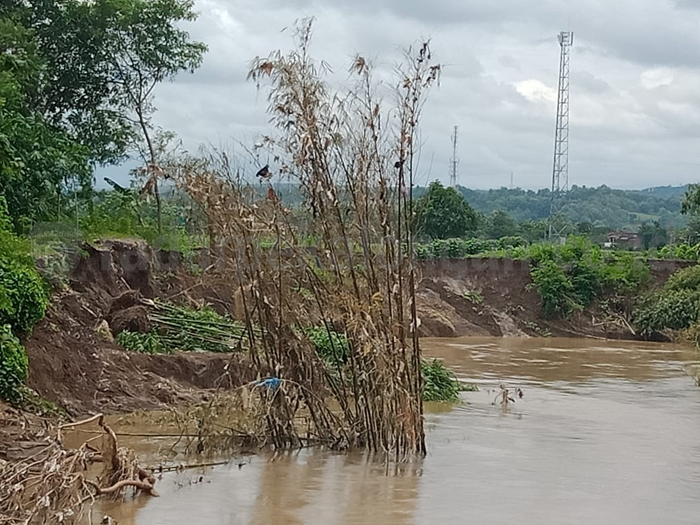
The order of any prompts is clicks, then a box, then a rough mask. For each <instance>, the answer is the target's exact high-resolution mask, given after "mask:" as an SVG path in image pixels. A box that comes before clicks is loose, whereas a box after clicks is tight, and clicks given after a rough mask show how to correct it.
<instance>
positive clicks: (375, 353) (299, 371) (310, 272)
mask: <svg viewBox="0 0 700 525" xmlns="http://www.w3.org/2000/svg"><path fill="white" fill-rule="evenodd" d="M310 37H311V23H310V22H309V21H305V22H303V24H302V25H301V26H300V28H299V30H298V32H297V34H296V44H297V45H296V48H295V49H294V50H293V51H291V52H290V53H288V54H282V53H281V52H275V53H273V54H271V55H270V56H269V57H267V58H265V59H260V58H258V59H256V60H255V61H254V62H253V64H252V66H251V70H250V75H249V76H250V78H251V79H253V80H254V81H255V82H256V83H257V85H258V87H260V86H261V83H263V82H264V83H265V84H266V85H267V86H268V87H269V98H268V101H269V105H268V111H269V114H270V116H271V124H272V125H273V126H274V128H275V130H276V133H277V136H276V137H275V138H269V137H266V139H265V141H264V144H265V147H267V148H269V149H270V151H272V152H274V158H275V161H276V163H277V164H278V165H279V173H280V174H281V175H283V176H285V177H289V178H290V179H291V180H292V181H293V182H295V183H296V184H298V185H299V187H300V188H301V193H302V195H303V199H304V207H305V209H306V211H307V215H306V217H304V218H303V220H297V219H295V218H294V217H293V214H292V213H291V212H290V210H288V209H287V208H285V206H284V203H283V202H280V200H279V199H277V198H276V195H275V193H274V191H269V192H268V198H267V199H264V198H259V197H256V193H255V192H254V191H253V190H252V188H251V187H250V186H248V185H246V183H245V182H244V181H243V180H242V179H241V178H240V177H239V176H238V174H237V173H234V172H233V171H232V169H231V166H230V163H229V160H228V158H227V157H226V155H225V154H222V153H215V154H212V155H210V156H209V157H208V158H206V159H200V160H199V161H197V162H190V163H188V164H186V165H183V166H181V167H180V169H179V170H178V171H179V174H178V176H177V178H178V180H179V183H180V184H181V185H182V187H183V188H185V189H186V190H187V191H188V193H189V194H190V195H191V196H192V197H193V199H194V200H195V201H196V202H198V203H199V204H200V205H201V206H202V208H203V210H204V211H205V212H206V214H207V216H208V223H209V229H210V232H211V234H212V235H215V236H216V239H217V242H216V243H212V244H216V246H217V248H216V249H217V252H218V253H217V254H216V263H217V265H218V266H216V268H217V271H219V272H222V273H224V274H225V275H227V276H229V277H230V279H231V280H232V281H234V282H236V283H237V286H238V287H239V290H240V294H241V297H242V298H243V301H242V302H243V306H244V312H245V323H246V326H247V334H248V335H247V337H248V339H249V341H248V342H249V348H250V349H251V357H252V359H254V360H255V362H256V363H257V364H258V366H259V368H260V370H261V374H263V375H264V374H273V375H275V376H276V377H279V378H280V379H281V380H282V383H281V386H280V387H279V388H277V389H276V390H274V391H273V392H272V393H270V395H269V398H270V399H269V410H268V411H267V412H266V413H265V418H266V421H267V431H268V432H269V434H270V436H271V439H272V442H273V443H274V444H275V445H277V446H295V445H298V444H300V443H301V438H300V435H299V432H300V429H299V425H297V424H295V418H296V417H297V416H298V415H299V414H305V415H307V416H308V418H309V420H310V422H311V423H310V425H309V427H308V428H307V429H306V432H307V433H308V434H309V435H310V436H312V437H313V439H314V440H315V441H322V442H326V443H329V444H332V445H335V446H349V447H366V448H368V449H370V450H372V451H383V452H386V453H389V454H393V455H395V456H396V457H404V456H406V455H410V454H415V453H418V454H423V453H424V452H425V437H424V430H423V402H422V391H423V384H422V377H421V372H420V370H421V368H420V358H421V351H420V346H419V341H418V336H417V330H416V329H417V327H418V325H419V320H418V318H417V316H416V305H415V285H416V275H415V274H416V272H415V267H414V262H413V257H412V254H413V249H412V243H413V233H414V232H413V220H412V214H413V201H412V187H413V168H414V153H415V148H416V132H417V127H418V122H419V117H420V113H421V109H422V104H423V101H424V96H425V93H426V92H427V91H428V89H429V88H430V87H431V85H432V84H433V83H435V82H436V81H437V80H438V78H439V73H440V66H438V65H435V64H434V63H433V62H432V57H431V54H430V48H429V45H428V43H424V44H422V45H421V46H419V47H418V48H417V49H411V50H409V51H408V52H407V53H406V57H405V63H404V64H403V65H402V66H400V67H399V68H397V70H396V71H397V74H398V78H397V85H396V88H395V91H394V93H395V95H396V100H395V103H394V104H391V105H390V107H388V106H386V105H385V104H384V103H383V102H382V101H381V100H380V99H379V98H378V96H377V86H376V84H375V83H374V81H373V77H372V67H371V65H370V64H369V63H368V62H367V61H366V60H365V59H364V58H362V57H359V56H358V57H356V59H355V60H354V62H353V64H352V67H351V69H350V72H351V75H352V77H353V79H354V81H353V85H352V86H351V87H350V88H349V89H348V90H347V91H345V92H340V93H333V92H331V91H330V89H329V87H328V86H327V85H326V84H325V83H324V82H323V80H322V79H321V76H322V73H323V70H324V68H325V65H324V64H321V65H317V64H316V63H315V62H314V60H313V59H312V58H311V56H310V54H309V44H310ZM171 171H173V170H171ZM265 184H268V185H269V184H270V183H269V182H265ZM269 189H270V190H272V186H269ZM307 239H314V240H315V243H314V246H313V247H312V248H307V247H305V244H307V243H306V242H305V241H306V240H307ZM310 323H313V324H323V325H324V326H325V327H326V329H327V330H329V331H330V330H331V329H340V330H342V331H344V332H345V334H346V336H347V338H348V341H349V355H348V364H347V366H343V367H337V369H335V370H333V369H332V368H333V367H331V366H329V365H328V364H326V363H324V362H323V361H322V360H321V358H320V357H319V356H318V355H316V353H315V351H314V347H313V345H312V344H311V343H310V341H308V340H307V339H306V338H305V337H304V336H303V335H301V334H302V331H301V330H299V329H300V328H302V327H304V326H308V325H309V324H310ZM254 328H256V329H254ZM260 329H262V330H260ZM340 350H341V349H338V351H340Z"/></svg>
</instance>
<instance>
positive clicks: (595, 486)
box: [102, 338, 700, 525]
mask: <svg viewBox="0 0 700 525" xmlns="http://www.w3.org/2000/svg"><path fill="white" fill-rule="evenodd" d="M422 344H423V348H424V352H425V354H427V355H429V356H435V357H439V358H441V359H443V360H444V362H445V364H447V365H448V366H450V367H452V368H453V369H454V370H455V372H456V373H457V375H458V377H459V378H460V379H462V380H464V381H467V382H473V383H477V384H479V387H480V391H479V392H474V393H464V394H462V398H463V401H464V403H463V404H461V405H457V406H441V405H435V406H429V407H428V408H427V410H428V413H427V415H426V423H427V439H428V448H429V453H428V455H427V457H426V458H425V459H423V460H421V461H416V462H414V463H412V464H408V465H401V466H400V467H398V468H397V467H390V468H387V467H386V466H385V465H383V464H380V463H377V462H376V461H373V460H372V459H371V458H368V457H366V456H365V455H363V454H350V455H347V454H336V453H331V452H327V451H321V450H303V451H300V452H294V453H285V454H262V455H258V456H250V457H246V458H236V460H234V461H232V462H231V463H230V464H228V465H224V466H217V467H209V468H206V469H203V470H202V471H191V470H190V471H186V472H184V473H180V474H168V475H165V476H164V477H163V479H162V480H161V481H159V482H158V490H159V492H160V494H161V497H160V498H149V497H145V496H144V497H137V498H136V499H135V500H134V501H131V502H127V503H122V504H119V505H114V504H112V505H109V506H106V507H103V508H102V510H104V511H106V512H107V513H108V514H109V515H111V516H112V517H113V518H115V519H116V520H117V522H118V523H119V524H120V525H154V524H168V525H172V524H191V525H234V524H260V525H262V524H302V523H304V524H306V523H308V524H323V525H326V524H336V523H337V524H348V525H364V524H374V523H376V524H385V523H392V524H429V523H430V524H432V523H476V524H516V525H526V524H587V525H590V524H608V523H609V524H628V523H629V524H655V525H656V524H663V525H666V524H684V523H688V524H698V523H700V388H699V387H697V386H696V384H695V380H694V378H693V374H694V373H695V364H696V359H697V355H696V352H695V351H694V350H693V349H690V348H687V347H681V346H675V345H655V344H643V343H633V342H622V343H617V342H609V341H590V340H572V339H566V340H564V339H543V340H535V339H473V338H472V339H469V338H467V339H451V340H445V339H442V340H435V339H429V340H424V341H423V343H422ZM499 384H503V385H505V386H507V387H512V388H515V387H520V388H522V390H523V393H524V397H523V399H518V400H517V402H516V403H515V404H512V405H510V406H509V407H508V408H507V410H504V409H503V408H502V407H501V406H500V405H493V404H492V402H493V400H494V398H495V396H496V393H497V392H496V391H497V390H498V388H499ZM240 463H245V464H241V465H239V464H240ZM200 478H201V481H200Z"/></svg>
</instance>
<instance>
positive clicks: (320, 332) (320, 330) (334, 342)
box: [304, 326, 350, 367]
mask: <svg viewBox="0 0 700 525" xmlns="http://www.w3.org/2000/svg"><path fill="white" fill-rule="evenodd" d="M304 334H305V335H306V337H308V338H309V339H310V340H311V342H312V343H313V344H314V347H315V348H316V353H317V354H318V355H319V357H320V358H321V359H323V360H324V361H326V362H327V363H329V364H331V365H333V366H334V367H336V366H343V365H345V364H346V363H347V362H348V357H349V353H350V347H349V345H348V338H347V337H346V336H345V334H341V333H338V332H336V331H334V330H330V331H329V330H328V329H326V327H325V326H317V327H312V328H307V329H305V330H304Z"/></svg>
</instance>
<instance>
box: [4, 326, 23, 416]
mask: <svg viewBox="0 0 700 525" xmlns="http://www.w3.org/2000/svg"><path fill="white" fill-rule="evenodd" d="M28 370H29V362H28V361H27V353H26V352H25V351H24V347H23V346H22V343H20V340H19V339H18V338H17V337H16V336H15V335H14V334H13V333H12V328H11V327H10V325H8V324H6V325H2V326H0V398H2V399H4V400H6V401H8V402H9V403H13V404H16V403H18V402H19V401H21V399H22V392H23V387H24V382H25V381H26V380H27V373H28Z"/></svg>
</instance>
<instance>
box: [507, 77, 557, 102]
mask: <svg viewBox="0 0 700 525" xmlns="http://www.w3.org/2000/svg"><path fill="white" fill-rule="evenodd" d="M515 87H516V89H517V90H518V93H520V94H521V95H522V96H524V97H525V98H526V99H528V100H529V101H530V102H547V103H549V102H554V103H556V101H557V90H556V89H554V88H551V87H549V86H547V85H546V84H544V83H543V82H540V81H539V80H535V79H530V80H523V81H522V82H518V83H517V84H516V85H515Z"/></svg>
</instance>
